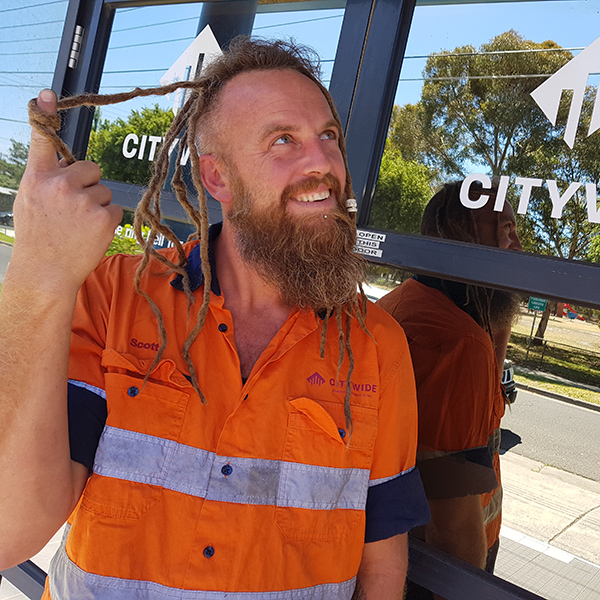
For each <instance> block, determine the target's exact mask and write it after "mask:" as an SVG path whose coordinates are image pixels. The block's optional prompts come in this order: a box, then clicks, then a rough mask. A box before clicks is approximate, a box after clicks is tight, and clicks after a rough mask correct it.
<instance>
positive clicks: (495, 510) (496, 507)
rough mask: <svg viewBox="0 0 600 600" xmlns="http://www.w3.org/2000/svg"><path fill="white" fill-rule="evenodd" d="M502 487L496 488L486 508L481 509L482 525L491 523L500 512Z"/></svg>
mask: <svg viewBox="0 0 600 600" xmlns="http://www.w3.org/2000/svg"><path fill="white" fill-rule="evenodd" d="M503 493H504V492H503V491H502V486H501V485H500V486H498V487H497V488H496V491H495V492H494V495H493V496H492V499H491V500H490V503H489V504H488V505H487V506H484V507H483V525H484V526H486V525H488V524H489V523H491V522H492V521H493V520H494V519H495V518H496V517H497V516H498V515H499V514H500V511H501V510H502V495H503Z"/></svg>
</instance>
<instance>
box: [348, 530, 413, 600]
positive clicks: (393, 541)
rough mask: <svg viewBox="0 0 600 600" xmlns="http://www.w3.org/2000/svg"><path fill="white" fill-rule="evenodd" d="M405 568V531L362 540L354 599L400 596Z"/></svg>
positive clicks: (380, 599) (386, 599)
mask: <svg viewBox="0 0 600 600" xmlns="http://www.w3.org/2000/svg"><path fill="white" fill-rule="evenodd" d="M407 569H408V535H407V534H406V533H404V534H401V535H396V536H394V537H392V538H389V539H386V540H381V541H379V542H371V543H369V544H365V548H364V551H363V559H362V563H361V566H360V569H359V571H358V576H357V584H356V589H355V591H354V595H353V596H352V598H353V600H401V599H402V598H403V597H404V583H405V581H406V571H407Z"/></svg>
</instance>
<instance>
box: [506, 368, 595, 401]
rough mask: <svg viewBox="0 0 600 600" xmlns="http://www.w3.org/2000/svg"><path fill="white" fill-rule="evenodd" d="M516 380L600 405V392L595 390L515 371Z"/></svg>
mask: <svg viewBox="0 0 600 600" xmlns="http://www.w3.org/2000/svg"><path fill="white" fill-rule="evenodd" d="M515 381H516V382H517V383H520V384H523V385H530V386H532V387H535V388H539V389H542V390H546V391H548V392H554V393H555V394H560V395H561V396H567V397H568V398H574V399H575V400H583V401H585V402H592V403H593V404H599V405H600V392H594V391H592V390H586V389H584V388H578V387H574V386H572V385H563V384H560V383H556V382H555V381H552V380H551V379H549V378H546V377H544V376H543V375H539V374H536V375H534V374H530V373H515Z"/></svg>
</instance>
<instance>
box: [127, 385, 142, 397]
mask: <svg viewBox="0 0 600 600" xmlns="http://www.w3.org/2000/svg"><path fill="white" fill-rule="evenodd" d="M139 393H140V390H138V389H137V388H136V387H135V385H132V386H131V387H130V388H129V389H128V390H127V394H128V395H129V396H131V397H132V398H135V397H136V396H137V395H138V394H139Z"/></svg>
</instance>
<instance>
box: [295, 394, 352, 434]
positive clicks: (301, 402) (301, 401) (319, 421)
mask: <svg viewBox="0 0 600 600" xmlns="http://www.w3.org/2000/svg"><path fill="white" fill-rule="evenodd" d="M290 404H291V405H292V406H293V407H294V408H295V409H296V410H297V411H298V412H300V413H302V414H303V415H306V416H307V417H308V418H309V419H310V420H311V421H312V422H313V423H314V424H315V425H316V426H317V427H318V428H319V429H322V430H323V431H325V432H326V433H328V434H329V435H330V436H331V437H332V438H333V439H335V440H337V441H338V442H342V440H341V438H340V432H339V429H338V426H337V425H336V424H335V422H334V420H333V418H332V417H331V415H330V414H329V413H328V412H327V411H326V410H325V409H324V408H323V407H322V406H321V405H320V404H319V403H318V402H315V401H314V400H311V399H310V398H294V400H290ZM342 443H343V442H342Z"/></svg>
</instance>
